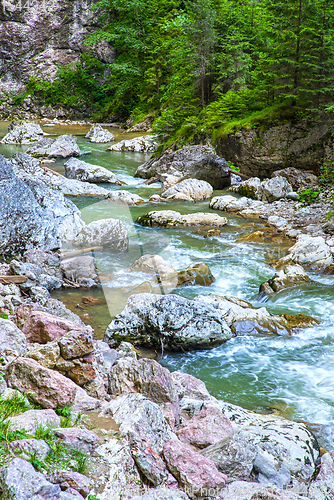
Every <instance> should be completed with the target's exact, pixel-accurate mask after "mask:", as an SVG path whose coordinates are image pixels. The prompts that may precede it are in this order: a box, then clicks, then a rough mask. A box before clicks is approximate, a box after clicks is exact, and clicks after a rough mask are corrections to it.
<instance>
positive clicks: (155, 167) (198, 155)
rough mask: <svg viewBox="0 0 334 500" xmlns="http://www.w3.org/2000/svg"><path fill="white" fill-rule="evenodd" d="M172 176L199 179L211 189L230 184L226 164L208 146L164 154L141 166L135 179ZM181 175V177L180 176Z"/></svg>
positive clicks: (190, 147)
mask: <svg viewBox="0 0 334 500" xmlns="http://www.w3.org/2000/svg"><path fill="white" fill-rule="evenodd" d="M164 174H168V175H173V176H175V174H176V177H177V178H178V179H179V180H182V179H189V178H190V179H200V180H203V181H206V182H208V183H209V184H210V185H211V186H212V187H213V189H223V188H224V187H226V186H229V185H230V183H231V178H230V173H229V168H228V164H227V162H226V161H225V160H224V159H223V158H221V157H219V156H217V155H216V154H215V152H214V151H213V149H212V148H211V147H208V146H184V147H183V148H182V149H179V150H178V151H176V152H173V153H165V154H164V155H162V156H160V157H159V158H152V159H150V160H148V161H147V162H146V163H144V164H143V165H141V166H140V167H139V168H138V169H137V172H136V174H135V175H136V176H137V177H144V178H145V179H149V178H150V177H156V176H158V177H159V178H161V180H163V175H164ZM180 174H181V175H180Z"/></svg>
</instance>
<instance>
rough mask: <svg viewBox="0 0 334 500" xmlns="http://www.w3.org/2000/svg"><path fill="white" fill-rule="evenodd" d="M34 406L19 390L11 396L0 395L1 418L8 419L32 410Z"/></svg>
mask: <svg viewBox="0 0 334 500" xmlns="http://www.w3.org/2000/svg"><path fill="white" fill-rule="evenodd" d="M31 409H32V406H31V404H30V403H29V401H28V400H27V398H26V397H25V396H24V395H23V394H21V393H20V392H18V391H14V392H13V394H12V395H11V396H10V397H9V398H4V397H2V396H0V419H1V421H3V420H6V419H7V418H9V417H14V416H15V415H19V414H20V413H24V412H26V411H28V410H31Z"/></svg>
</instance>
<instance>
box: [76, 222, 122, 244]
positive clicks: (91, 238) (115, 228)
mask: <svg viewBox="0 0 334 500" xmlns="http://www.w3.org/2000/svg"><path fill="white" fill-rule="evenodd" d="M128 243H129V238H128V233H127V230H126V228H125V225H124V223H123V222H122V221H120V220H118V219H100V220H96V221H93V222H91V223H90V224H87V225H86V226H85V227H84V228H83V229H82V230H81V231H80V232H79V233H78V234H77V235H76V237H75V239H74V240H73V244H74V245H75V246H82V247H90V246H102V247H104V248H108V249H110V250H114V251H117V252H122V251H126V250H127V249H128Z"/></svg>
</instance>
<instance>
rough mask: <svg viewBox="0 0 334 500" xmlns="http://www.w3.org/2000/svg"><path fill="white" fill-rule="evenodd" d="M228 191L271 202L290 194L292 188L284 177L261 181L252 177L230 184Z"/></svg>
mask: <svg viewBox="0 0 334 500" xmlns="http://www.w3.org/2000/svg"><path fill="white" fill-rule="evenodd" d="M229 190H230V191H233V192H234V193H239V194H241V195H242V196H246V197H247V198H252V199H253V200H259V201H266V202H269V203H271V202H273V201H276V200H280V199H281V198H286V197H289V196H291V194H292V192H293V190H292V187H291V185H290V184H289V182H288V180H287V179H286V178H285V177H281V176H275V177H272V178H271V179H265V180H264V181H262V182H261V180H260V179H259V178H258V177H252V178H250V179H247V180H246V181H243V182H241V183H240V184H238V185H236V186H232V187H231V188H230V189H229Z"/></svg>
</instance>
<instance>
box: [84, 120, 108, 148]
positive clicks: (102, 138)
mask: <svg viewBox="0 0 334 500" xmlns="http://www.w3.org/2000/svg"><path fill="white" fill-rule="evenodd" d="M85 138H86V139H89V140H90V142H98V143H105V142H112V141H114V140H115V136H114V134H112V133H111V132H109V130H107V129H105V128H102V127H101V125H99V124H98V123H96V124H94V125H93V126H92V127H91V128H90V130H89V132H88V133H87V134H86V135H85Z"/></svg>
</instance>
